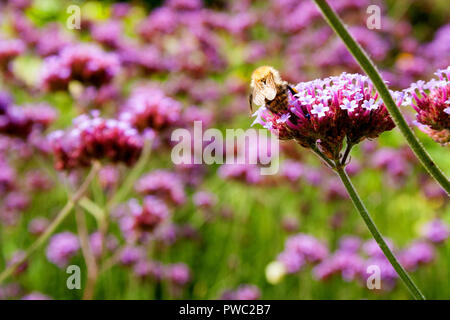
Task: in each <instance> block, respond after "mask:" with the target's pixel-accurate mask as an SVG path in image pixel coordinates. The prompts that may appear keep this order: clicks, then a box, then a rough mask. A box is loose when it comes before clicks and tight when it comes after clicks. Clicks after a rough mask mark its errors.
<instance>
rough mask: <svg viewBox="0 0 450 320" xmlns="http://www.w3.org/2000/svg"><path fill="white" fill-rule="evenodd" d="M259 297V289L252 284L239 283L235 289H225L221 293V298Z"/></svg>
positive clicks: (247, 298) (253, 298) (251, 298)
mask: <svg viewBox="0 0 450 320" xmlns="http://www.w3.org/2000/svg"><path fill="white" fill-rule="evenodd" d="M260 298H261V290H260V289H259V288H258V287H257V286H255V285H252V284H241V285H240V286H239V287H237V288H236V290H227V291H225V292H224V293H222V296H221V299H223V300H258V299H260Z"/></svg>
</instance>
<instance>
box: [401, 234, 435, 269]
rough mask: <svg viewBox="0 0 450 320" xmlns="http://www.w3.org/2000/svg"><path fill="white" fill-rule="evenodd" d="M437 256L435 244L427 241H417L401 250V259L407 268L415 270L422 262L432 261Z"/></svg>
mask: <svg viewBox="0 0 450 320" xmlns="http://www.w3.org/2000/svg"><path fill="white" fill-rule="evenodd" d="M435 256H436V253H435V249H434V246H432V245H431V244H429V243H427V242H425V241H415V242H414V243H412V244H411V245H409V246H408V247H407V248H406V249H405V250H403V251H402V252H400V254H399V259H400V262H401V263H402V265H403V266H404V267H405V269H406V270H409V271H414V270H416V269H417V268H418V267H419V266H420V265H422V264H428V263H431V262H432V261H433V260H434V258H435Z"/></svg>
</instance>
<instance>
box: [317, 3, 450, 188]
mask: <svg viewBox="0 0 450 320" xmlns="http://www.w3.org/2000/svg"><path fill="white" fill-rule="evenodd" d="M314 2H315V3H316V5H317V7H318V8H319V9H320V11H321V12H322V14H323V15H324V17H325V20H326V21H327V22H328V24H329V25H330V26H331V27H332V28H333V30H334V31H335V32H336V34H337V35H338V36H339V37H340V38H341V39H342V41H343V42H344V44H345V46H346V47H347V49H348V50H349V51H350V53H351V54H352V55H353V57H354V58H355V60H356V61H357V62H358V64H359V65H360V66H361V68H362V69H363V70H364V72H366V74H367V76H368V77H369V78H370V80H371V81H372V82H373V84H374V86H375V88H376V89H377V91H378V93H379V94H380V97H381V99H382V100H383V102H384V104H385V106H386V108H387V110H388V111H389V113H390V115H391V116H392V118H393V120H394V122H395V124H396V125H397V127H398V128H399V129H400V132H401V133H402V134H403V136H404V137H405V139H406V141H407V143H408V145H409V146H410V148H411V149H412V150H413V152H414V154H415V155H416V157H417V158H418V159H419V160H420V162H421V163H422V165H423V166H424V167H425V169H426V170H427V171H428V173H429V174H430V175H431V176H432V177H433V178H434V179H435V180H436V181H437V182H438V183H439V184H440V185H441V187H442V188H443V189H444V190H445V191H446V192H447V194H449V195H450V181H449V180H448V178H447V177H446V176H445V174H444V173H443V172H442V171H441V169H440V168H439V167H438V166H437V165H436V164H435V162H434V161H433V159H432V158H431V157H430V155H429V154H428V152H427V151H426V150H425V149H424V147H423V146H422V144H421V143H420V141H419V140H418V139H417V137H416V135H415V134H414V132H413V131H412V130H411V128H409V126H408V123H407V122H406V120H405V118H404V117H403V115H402V114H401V112H400V110H399V108H398V107H397V105H396V104H395V102H394V99H393V98H392V96H391V94H390V92H389V89H388V87H387V86H386V84H385V83H384V81H383V79H382V78H381V76H380V74H379V72H378V71H377V69H376V67H375V65H374V64H373V62H372V61H371V60H370V58H369V57H368V56H367V54H366V53H365V51H364V50H363V49H362V48H361V47H360V46H359V45H358V43H357V42H356V41H355V39H354V38H353V37H352V36H351V35H350V33H349V32H348V30H347V28H346V27H345V26H344V24H343V23H342V21H341V19H340V18H339V17H338V16H337V15H336V13H335V12H334V10H333V9H332V8H331V7H330V6H329V5H328V3H327V1H326V0H314Z"/></svg>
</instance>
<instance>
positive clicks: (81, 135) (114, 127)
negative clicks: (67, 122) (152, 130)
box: [49, 115, 143, 170]
mask: <svg viewBox="0 0 450 320" xmlns="http://www.w3.org/2000/svg"><path fill="white" fill-rule="evenodd" d="M73 123H74V125H73V127H72V128H70V129H68V130H66V131H55V132H53V133H52V134H51V135H50V137H49V139H50V142H51V145H52V149H53V153H54V156H55V159H56V163H55V166H56V168H57V169H58V170H62V169H73V168H77V167H86V166H90V165H91V162H92V161H93V160H102V159H105V160H107V161H111V162H113V163H118V162H123V163H125V164H126V165H133V164H134V163H135V162H136V161H137V159H138V158H139V156H140V154H141V151H142V147H143V138H142V137H141V136H140V135H139V133H138V132H137V130H136V129H134V128H132V127H131V126H130V125H129V124H128V123H126V122H123V121H118V120H115V119H103V118H100V117H98V116H96V115H93V116H89V115H81V116H79V117H77V118H75V119H74V121H73Z"/></svg>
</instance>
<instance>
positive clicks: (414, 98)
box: [405, 66, 450, 145]
mask: <svg viewBox="0 0 450 320" xmlns="http://www.w3.org/2000/svg"><path fill="white" fill-rule="evenodd" d="M435 74H436V75H437V76H438V78H439V79H438V80H436V79H432V80H430V81H428V82H424V81H418V82H416V83H413V84H412V85H411V86H410V87H409V88H408V89H406V90H405V94H406V97H407V99H406V100H405V104H411V105H412V107H413V108H414V110H415V111H416V112H417V116H416V119H417V122H418V124H419V126H420V127H421V128H422V130H424V131H425V132H426V133H428V134H429V135H430V136H431V137H432V138H433V139H434V140H435V141H437V142H439V143H441V144H442V145H448V144H449V143H450V66H448V67H447V68H446V69H442V70H438V71H437V72H436V73H435Z"/></svg>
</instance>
